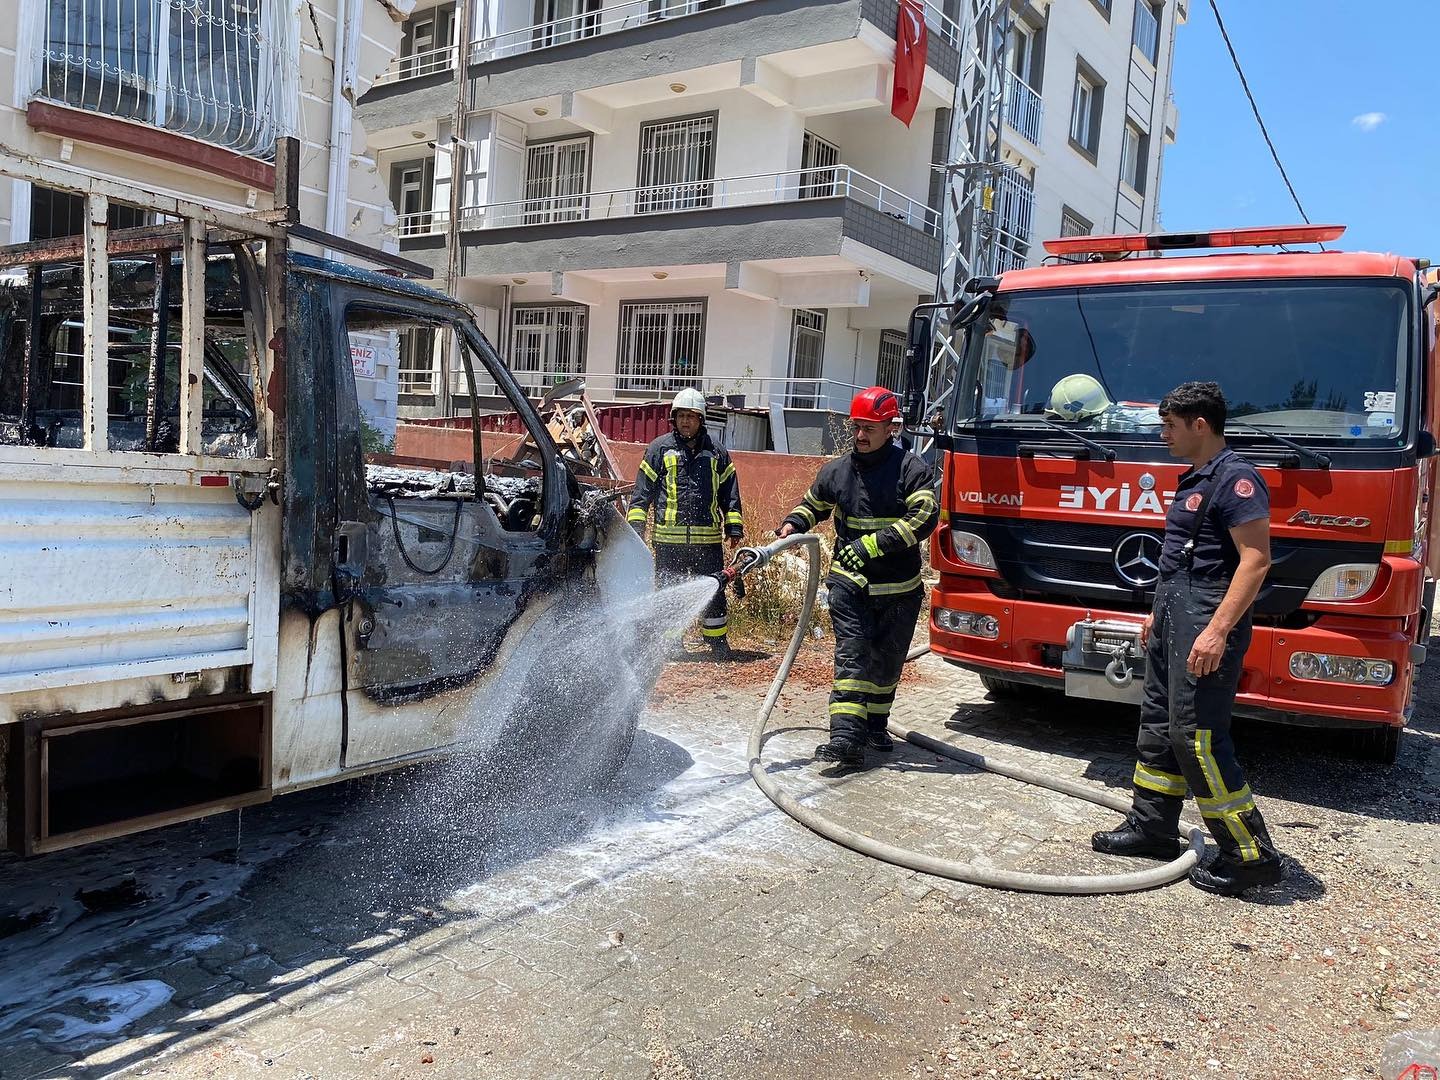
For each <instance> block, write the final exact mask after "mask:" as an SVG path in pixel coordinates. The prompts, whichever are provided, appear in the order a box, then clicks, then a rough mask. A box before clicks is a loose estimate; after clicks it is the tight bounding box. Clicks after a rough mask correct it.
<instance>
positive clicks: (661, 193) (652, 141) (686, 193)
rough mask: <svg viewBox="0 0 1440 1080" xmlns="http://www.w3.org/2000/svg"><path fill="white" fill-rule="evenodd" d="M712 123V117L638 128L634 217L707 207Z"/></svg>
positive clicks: (711, 173)
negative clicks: (638, 143) (638, 158)
mask: <svg viewBox="0 0 1440 1080" xmlns="http://www.w3.org/2000/svg"><path fill="white" fill-rule="evenodd" d="M715 121H716V116H715V114H713V113H711V114H710V115H708V116H692V117H688V118H686V119H683V120H660V121H657V122H655V123H651V124H645V125H643V126H642V127H641V128H640V181H639V184H638V185H637V186H638V187H639V188H640V191H639V192H637V193H636V196H635V212H636V213H637V214H655V213H662V212H664V211H667V210H694V209H699V208H701V207H706V206H709V205H710V202H711V198H712V197H713V195H714V187H715V185H714V184H713V183H712V181H713V180H714V179H715Z"/></svg>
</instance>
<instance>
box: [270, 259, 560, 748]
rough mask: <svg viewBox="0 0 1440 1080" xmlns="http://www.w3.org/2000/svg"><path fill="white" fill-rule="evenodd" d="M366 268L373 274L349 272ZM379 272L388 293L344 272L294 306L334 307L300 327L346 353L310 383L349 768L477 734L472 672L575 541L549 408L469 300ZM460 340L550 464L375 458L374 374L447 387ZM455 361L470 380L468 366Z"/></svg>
mask: <svg viewBox="0 0 1440 1080" xmlns="http://www.w3.org/2000/svg"><path fill="white" fill-rule="evenodd" d="M352 273H353V274H355V275H356V276H360V274H361V272H351V271H346V272H345V275H344V276H346V277H349V276H350V275H351V274H352ZM306 276H307V277H309V275H306ZM365 276H367V277H372V279H377V284H378V283H384V288H383V290H382V289H379V288H377V287H375V286H373V285H372V286H368V287H367V285H365V284H361V283H356V282H350V281H346V280H337V279H336V278H335V277H332V278H331V279H330V280H328V281H325V282H324V283H323V284H322V283H319V282H314V281H313V280H312V282H311V285H312V287H311V288H310V289H308V290H293V291H292V295H295V294H296V293H300V294H301V300H300V302H299V304H298V305H297V310H296V311H295V312H294V315H296V316H299V317H300V318H302V319H303V318H305V310H304V309H306V308H309V309H310V311H311V312H312V314H313V315H315V316H321V315H323V316H324V317H323V320H318V321H316V322H309V323H302V324H301V325H302V326H304V327H305V328H306V333H307V334H309V333H317V332H318V333H322V334H323V335H324V336H325V337H327V338H328V339H329V346H328V347H326V348H324V349H323V351H319V350H317V352H316V353H315V354H313V355H326V356H329V357H331V358H332V362H331V363H330V364H328V365H325V366H326V367H327V368H328V378H327V379H326V380H324V381H327V382H328V383H329V384H330V385H329V386H321V385H318V383H319V381H320V380H317V385H315V386H314V387H312V388H310V392H309V393H306V394H303V395H302V396H303V397H307V398H309V399H310V408H311V409H313V410H314V413H313V415H314V417H315V421H316V422H315V424H314V425H313V427H314V431H313V432H312V433H311V434H310V439H313V442H314V446H313V448H312V449H313V452H314V457H313V458H312V461H313V462H314V469H315V472H314V475H313V477H312V478H311V479H310V484H311V485H313V490H314V493H315V506H314V507H313V537H314V545H313V547H312V549H311V557H312V567H314V568H319V567H322V566H323V567H324V568H325V571H326V575H327V576H328V581H324V580H322V579H321V575H320V574H317V573H314V572H313V571H312V573H311V574H310V575H309V576H310V583H311V584H312V586H316V587H315V588H313V589H312V596H311V602H312V605H315V606H319V607H322V608H326V609H333V610H338V612H339V616H340V618H339V625H338V633H339V635H340V656H341V667H342V673H343V687H344V689H343V691H342V698H343V700H342V705H343V708H342V713H343V715H342V739H341V762H340V764H341V767H342V768H355V767H361V766H366V765H370V764H374V763H377V762H382V761H387V760H391V759H396V758H402V757H406V756H410V755H416V754H423V753H425V752H427V751H430V750H433V749H435V748H436V747H439V746H444V745H446V744H449V743H451V742H453V741H455V740H456V739H457V738H460V737H463V736H464V734H465V731H464V727H465V725H466V724H467V723H469V722H473V720H474V717H473V715H472V713H473V712H474V710H475V708H476V702H475V700H474V699H475V697H476V694H475V693H473V692H472V690H471V687H472V685H473V684H474V683H476V682H477V681H478V680H480V679H482V678H483V677H484V676H486V675H487V674H488V673H489V672H490V671H491V669H492V667H493V666H494V665H495V664H496V662H497V658H499V657H501V656H502V654H503V650H504V647H505V644H506V640H507V636H508V634H509V632H510V631H511V629H512V628H513V627H514V626H515V625H516V624H517V622H519V621H521V620H522V619H523V617H524V616H525V614H526V612H527V609H529V607H530V606H531V605H532V604H533V603H534V601H535V600H536V599H537V598H541V597H543V596H544V594H545V591H546V589H547V588H548V587H549V584H548V583H549V582H551V581H552V579H553V575H551V574H548V573H546V572H544V568H545V567H546V565H547V564H549V563H551V562H552V561H554V560H555V558H556V555H557V553H558V552H559V550H560V547H561V540H562V535H563V534H564V533H565V530H566V527H567V520H566V519H567V514H568V507H569V502H570V498H569V492H568V474H567V473H566V471H565V470H564V468H563V466H562V465H561V464H560V462H559V460H558V458H557V457H556V455H555V452H554V449H553V446H552V445H551V443H550V442H549V440H548V439H547V438H546V437H545V436H544V427H543V425H542V424H541V422H540V419H539V417H538V415H537V414H535V412H534V410H533V408H532V407H531V406H530V403H529V402H528V400H526V399H525V397H524V395H523V394H522V393H521V392H520V390H519V388H518V387H517V386H516V385H515V384H514V382H513V379H512V378H511V377H510V374H509V372H508V371H506V370H505V369H504V367H503V365H502V364H500V362H499V360H498V358H497V357H496V356H495V354H494V351H493V349H491V348H490V347H489V345H488V343H487V342H485V341H484V339H483V338H482V337H481V336H480V335H479V333H478V332H477V331H476V330H475V328H474V326H473V324H472V323H471V322H470V321H469V319H468V318H467V317H466V315H465V313H464V311H463V309H461V308H459V307H458V306H457V305H453V304H450V303H448V302H446V301H445V300H444V299H443V298H439V297H435V296H434V295H433V294H428V293H427V292H425V291H422V290H419V289H416V288H414V287H411V286H406V285H404V283H399V282H395V283H393V284H391V282H392V281H393V279H389V280H387V279H385V278H380V277H379V276H378V275H374V276H371V275H365ZM412 290H413V292H412ZM322 294H323V295H322ZM452 343H458V350H457V353H456V355H460V354H463V355H464V356H465V357H466V358H468V360H469V366H470V368H471V369H472V370H473V372H474V375H475V377H476V379H477V380H478V381H479V382H480V383H482V384H483V389H485V390H487V391H490V388H491V387H493V388H494V390H493V392H495V393H497V394H498V395H499V396H503V397H505V398H507V399H508V401H509V404H510V406H511V408H513V409H515V410H516V411H517V412H518V413H519V414H520V416H521V417H522V418H523V420H524V422H525V424H526V425H527V427H529V429H530V430H531V431H532V432H538V433H539V434H540V436H541V437H540V438H539V439H537V442H538V443H539V444H540V448H541V449H540V453H541V457H542V459H543V460H542V463H541V464H542V467H541V469H540V474H541V475H539V476H537V477H534V478H532V479H524V480H513V479H505V480H501V479H499V478H495V479H494V480H491V481H490V482H487V477H486V476H485V474H484V469H483V463H482V465H481V467H480V469H478V470H477V471H476V472H469V471H467V470H465V469H462V468H456V469H454V470H452V469H447V468H407V467H399V466H393V465H375V464H367V463H366V461H365V453H366V451H367V450H372V451H373V450H375V449H380V448H383V445H382V439H383V434H382V433H381V432H379V431H378V430H377V429H376V428H375V426H374V425H373V423H372V422H371V421H370V420H369V419H368V417H367V416H366V414H365V412H364V410H362V408H361V407H360V400H359V398H360V396H359V394H358V393H357V385H358V386H360V387H361V388H363V389H364V390H365V391H368V392H369V393H373V392H374V387H373V386H370V387H366V386H365V382H366V380H369V379H372V378H375V377H376V376H382V377H383V376H384V375H385V374H386V372H385V368H386V367H388V366H390V365H394V366H395V367H396V368H397V369H398V373H399V387H400V392H401V394H402V395H403V397H404V398H406V399H409V400H414V399H416V398H423V397H425V396H426V392H427V391H428V393H430V394H434V393H435V391H436V390H438V383H437V380H438V379H439V378H440V377H441V376H440V371H441V365H440V364H439V363H438V362H437V361H438V359H439V357H440V356H441V355H443V354H444V351H445V350H448V349H450V348H451V347H452ZM315 344H318V342H316V343H315ZM455 367H456V369H457V371H458V372H459V373H460V374H459V382H460V387H461V392H462V393H464V392H465V389H468V387H466V380H465V376H464V374H463V371H464V365H463V364H458V363H457V364H456V365H455ZM376 381H377V382H380V381H381V380H379V379H377V380H376ZM467 396H468V395H467ZM293 406H294V401H293V399H292V409H293ZM327 413H328V414H329V415H328V416H327V415H326V414H327ZM289 422H290V425H291V430H292V431H294V430H295V429H296V428H297V427H298V426H299V425H300V424H301V423H302V421H301V420H300V418H299V417H298V416H297V415H296V414H295V413H294V412H293V411H292V412H291V413H290V418H289ZM307 426H309V425H307ZM466 438H468V435H467V436H466ZM307 441H309V440H307ZM467 445H468V444H467ZM469 456H470V455H469V454H468V453H467V454H465V457H467V458H468V457H469ZM292 465H295V466H299V465H300V463H299V462H296V461H295V460H294V458H292ZM327 474H328V476H329V478H330V479H329V480H328V482H327V480H326V475H327ZM477 481H478V482H479V485H480V490H479V492H478V493H477V490H476V484H477ZM302 486H303V485H302ZM327 586H328V587H327ZM326 594H328V595H326Z"/></svg>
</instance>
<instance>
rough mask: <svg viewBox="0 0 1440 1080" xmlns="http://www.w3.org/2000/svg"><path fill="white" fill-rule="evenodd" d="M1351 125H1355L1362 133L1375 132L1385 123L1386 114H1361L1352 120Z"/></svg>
mask: <svg viewBox="0 0 1440 1080" xmlns="http://www.w3.org/2000/svg"><path fill="white" fill-rule="evenodd" d="M1350 123H1352V124H1354V125H1355V126H1356V127H1357V128H1359V129H1360V130H1361V131H1374V130H1375V129H1376V128H1378V127H1379V126H1380V125H1381V124H1383V123H1385V114H1384V113H1383V112H1367V113H1361V114H1360V115H1359V116H1357V117H1355V118H1354V119H1353V120H1351V121H1350Z"/></svg>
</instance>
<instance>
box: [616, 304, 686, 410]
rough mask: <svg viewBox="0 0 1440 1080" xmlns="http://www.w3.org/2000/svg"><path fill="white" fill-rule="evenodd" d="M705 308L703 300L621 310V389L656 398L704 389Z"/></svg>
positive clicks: (630, 306)
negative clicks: (651, 394) (678, 391)
mask: <svg viewBox="0 0 1440 1080" xmlns="http://www.w3.org/2000/svg"><path fill="white" fill-rule="evenodd" d="M704 353H705V304H704V302H703V301H700V300H689V301H683V300H682V301H669V302H664V301H662V302H660V303H639V302H631V303H624V304H621V305H620V364H619V374H620V385H621V387H622V388H623V389H626V390H649V391H652V392H656V393H664V392H669V391H675V390H681V389H683V388H684V387H687V386H693V387H695V388H697V389H698V388H699V386H700V375H701V374H702V372H703V370H704Z"/></svg>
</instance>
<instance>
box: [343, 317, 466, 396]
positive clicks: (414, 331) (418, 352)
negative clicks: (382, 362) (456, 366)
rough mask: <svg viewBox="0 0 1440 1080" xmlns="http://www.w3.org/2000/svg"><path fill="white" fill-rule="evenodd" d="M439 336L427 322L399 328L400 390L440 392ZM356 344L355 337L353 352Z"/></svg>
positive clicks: (442, 344)
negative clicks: (437, 339)
mask: <svg viewBox="0 0 1440 1080" xmlns="http://www.w3.org/2000/svg"><path fill="white" fill-rule="evenodd" d="M436 337H437V332H436V331H435V330H434V329H433V328H431V327H428V326H421V327H414V328H411V329H408V330H402V331H401V332H400V362H399V364H398V365H397V366H396V378H397V379H398V380H399V384H400V385H399V390H400V393H402V394H413V395H417V396H420V397H434V396H435V395H436V394H437V393H439V392H440V369H439V365H438V364H437V363H436V362H435V361H436V359H437V358H438V356H439V355H440V351H439V349H437V348H436V341H435V338H436ZM441 347H442V348H443V347H444V343H443V342H442V343H441ZM354 348H355V343H354V342H353V341H352V342H351V350H352V352H353V350H354Z"/></svg>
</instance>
